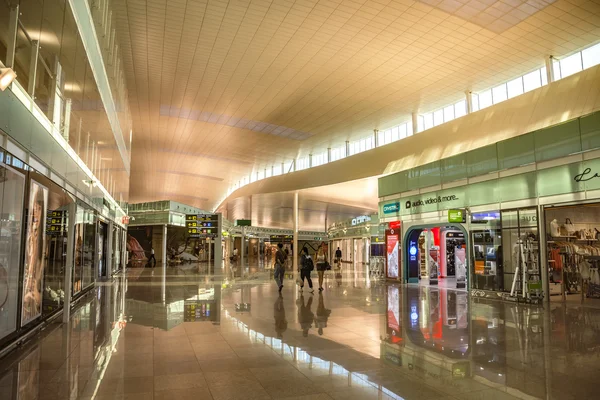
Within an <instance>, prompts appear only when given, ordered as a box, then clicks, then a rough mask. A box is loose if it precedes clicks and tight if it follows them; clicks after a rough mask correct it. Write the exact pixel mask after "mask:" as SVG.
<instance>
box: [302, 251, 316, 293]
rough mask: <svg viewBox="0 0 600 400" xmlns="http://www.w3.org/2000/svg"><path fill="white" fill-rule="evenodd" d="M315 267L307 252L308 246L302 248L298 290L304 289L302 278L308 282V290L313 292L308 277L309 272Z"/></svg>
mask: <svg viewBox="0 0 600 400" xmlns="http://www.w3.org/2000/svg"><path fill="white" fill-rule="evenodd" d="M313 269H315V264H314V263H313V260H312V258H310V254H308V247H305V248H303V249H302V257H301V259H300V281H301V282H300V291H302V289H304V279H306V281H307V282H308V287H309V288H310V289H309V292H311V293H314V292H315V291H314V289H313V284H312V279H310V272H311V271H312V270H313Z"/></svg>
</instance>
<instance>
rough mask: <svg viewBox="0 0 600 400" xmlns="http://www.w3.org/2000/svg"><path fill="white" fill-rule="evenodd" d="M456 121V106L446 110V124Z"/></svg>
mask: <svg viewBox="0 0 600 400" xmlns="http://www.w3.org/2000/svg"><path fill="white" fill-rule="evenodd" d="M453 119H454V104H453V105H451V106H448V107H445V108H444V122H448V121H452V120H453Z"/></svg>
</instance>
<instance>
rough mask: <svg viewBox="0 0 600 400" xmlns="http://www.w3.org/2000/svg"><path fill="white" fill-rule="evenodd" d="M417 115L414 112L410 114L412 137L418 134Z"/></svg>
mask: <svg viewBox="0 0 600 400" xmlns="http://www.w3.org/2000/svg"><path fill="white" fill-rule="evenodd" d="M418 116H419V114H417V113H416V112H413V113H412V128H413V135H414V134H415V133H419V118H418Z"/></svg>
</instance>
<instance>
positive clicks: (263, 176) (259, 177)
mask: <svg viewBox="0 0 600 400" xmlns="http://www.w3.org/2000/svg"><path fill="white" fill-rule="evenodd" d="M261 179H265V170H260V171H258V177H257V180H261Z"/></svg>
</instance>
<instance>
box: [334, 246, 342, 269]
mask: <svg viewBox="0 0 600 400" xmlns="http://www.w3.org/2000/svg"><path fill="white" fill-rule="evenodd" d="M341 262H342V251H341V250H340V248H339V247H338V248H337V250H336V251H335V263H336V264H337V266H338V268H339V267H340V263H341Z"/></svg>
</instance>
